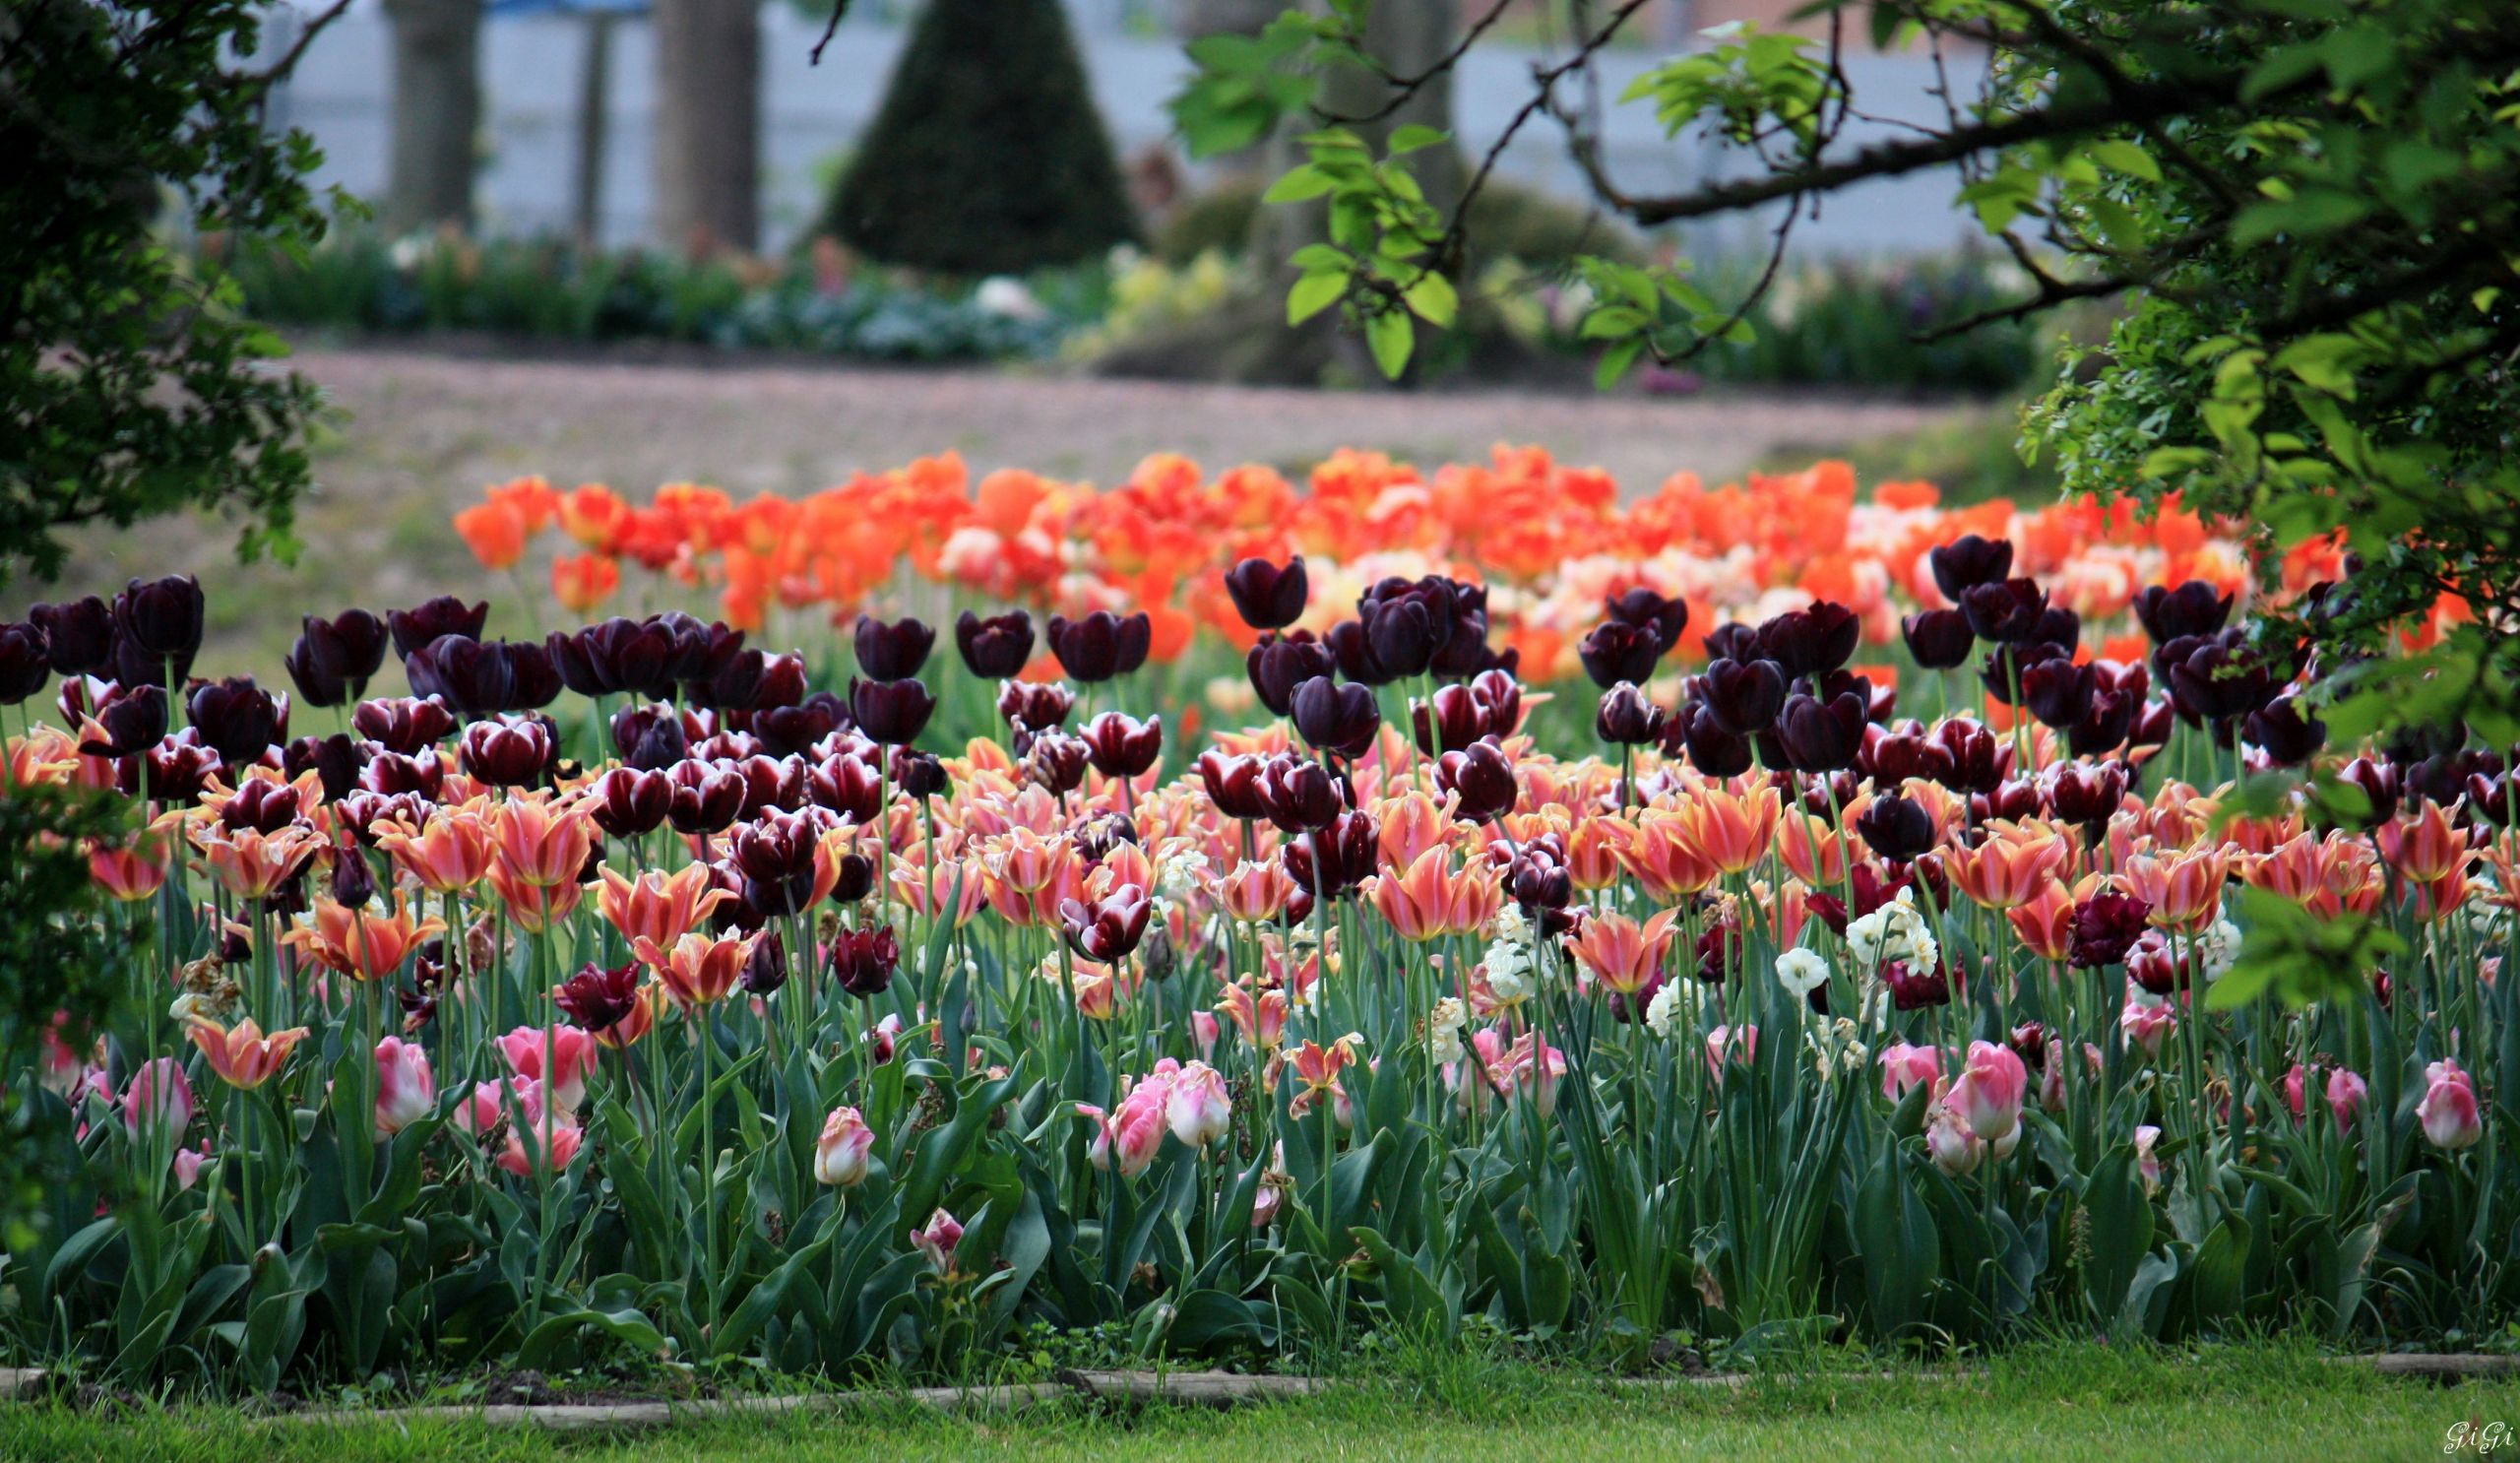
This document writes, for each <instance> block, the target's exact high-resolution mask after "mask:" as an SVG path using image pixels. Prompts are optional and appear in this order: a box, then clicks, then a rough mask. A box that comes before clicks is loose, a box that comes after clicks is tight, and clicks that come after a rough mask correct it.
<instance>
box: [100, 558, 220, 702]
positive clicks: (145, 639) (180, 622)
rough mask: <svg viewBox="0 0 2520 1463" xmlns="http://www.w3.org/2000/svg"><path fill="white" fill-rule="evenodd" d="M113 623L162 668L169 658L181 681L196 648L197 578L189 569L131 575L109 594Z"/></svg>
mask: <svg viewBox="0 0 2520 1463" xmlns="http://www.w3.org/2000/svg"><path fill="white" fill-rule="evenodd" d="M114 629H115V630H116V631H118V632H119V633H120V634H121V636H122V638H124V639H125V640H127V641H129V642H130V643H131V644H132V646H133V647H135V648H136V650H137V652H138V653H139V654H140V655H141V656H143V657H145V658H146V659H147V660H148V662H149V663H150V664H152V665H155V666H157V667H158V669H159V670H160V671H161V672H162V671H164V670H165V668H167V666H168V665H170V664H171V665H172V666H173V668H174V681H173V684H175V685H178V686H180V685H182V684H183V681H184V677H185V676H186V675H188V674H189V673H191V670H192V664H193V657H194V656H195V655H196V654H198V653H199V652H200V650H201V630H202V594H201V585H200V583H199V582H198V581H196V580H195V579H194V578H193V577H192V576H191V575H189V574H169V575H167V576H166V577H165V578H163V579H153V580H141V579H135V580H133V581H131V583H130V584H129V585H127V586H125V587H124V589H123V592H122V593H121V594H120V595H117V596H116V597H115V598H114Z"/></svg>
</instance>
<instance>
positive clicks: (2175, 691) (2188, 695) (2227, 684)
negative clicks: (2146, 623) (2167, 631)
mask: <svg viewBox="0 0 2520 1463" xmlns="http://www.w3.org/2000/svg"><path fill="white" fill-rule="evenodd" d="M2239 634H2240V632H2239V631H2236V630H2231V631H2225V632H2224V633H2223V635H2222V636H2220V637H2218V638H2216V639H2213V640H2207V641H2203V642H2200V643H2198V644H2197V646H2196V648H2195V649H2193V650H2191V651H2189V652H2188V653H2187V654H2186V655H2185V656H2184V657H2183V658H2181V659H2180V660H2179V661H2178V662H2177V663H2176V664H2174V665H2173V666H2172V667H2171V668H2170V690H2171V704H2172V705H2173V706H2174V707H2176V708H2177V710H2178V714H2179V715H2180V716H2182V717H2185V718H2186V719H2187V720H2189V721H2191V722H2219V721H2223V720H2225V719H2227V718H2231V717H2243V716H2246V715H2248V714H2249V713H2250V712H2252V711H2255V710H2257V709H2258V708H2259V707H2261V706H2264V705H2265V704H2266V703H2267V701H2268V700H2269V699H2270V698H2271V697H2272V696H2273V695H2274V693H2275V690H2276V682H2275V678H2274V676H2273V675H2272V674H2270V673H2269V671H2268V668H2267V666H2266V663H2265V662H2264V661H2262V660H2260V659H2259V658H2258V656H2257V655H2256V653H2255V652H2253V651H2251V650H2250V649H2249V648H2248V647H2247V646H2246V645H2244V644H2241V643H2239V640H2238V636H2239ZM2175 643H2176V642H2173V644H2175Z"/></svg>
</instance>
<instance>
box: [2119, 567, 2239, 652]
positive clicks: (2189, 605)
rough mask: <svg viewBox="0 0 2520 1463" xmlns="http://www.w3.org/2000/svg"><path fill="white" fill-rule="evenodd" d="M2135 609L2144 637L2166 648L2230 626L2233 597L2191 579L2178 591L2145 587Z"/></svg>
mask: <svg viewBox="0 0 2520 1463" xmlns="http://www.w3.org/2000/svg"><path fill="white" fill-rule="evenodd" d="M2134 608H2135V618H2136V620H2137V621H2138V622H2139V623H2141V624H2142V625H2143V627H2144V633H2145V634H2147V635H2150V636H2151V637H2153V643H2154V644H2155V645H2166V644H2168V643H2169V642H2171V641H2173V640H2177V639H2180V638H2182V637H2185V636H2189V635H2195V636H2206V635H2213V634H2216V633H2218V632H2219V631H2221V629H2222V628H2223V626H2224V625H2226V624H2228V623H2230V622H2231V618H2232V597H2231V596H2230V595H2225V594H2218V593H2216V592H2215V589H2214V586H2212V585H2210V584H2207V583H2206V582H2205V581H2204V580H2201V579H2191V580H2189V581H2187V582H2186V583H2185V584H2182V585H2180V586H2179V587H2178V588H2176V589H2164V588H2162V587H2161V586H2160V585H2158V584H2156V585H2148V586H2146V587H2145V589H2144V591H2143V593H2141V594H2139V595H2137V596H2136V597H2135V605H2134Z"/></svg>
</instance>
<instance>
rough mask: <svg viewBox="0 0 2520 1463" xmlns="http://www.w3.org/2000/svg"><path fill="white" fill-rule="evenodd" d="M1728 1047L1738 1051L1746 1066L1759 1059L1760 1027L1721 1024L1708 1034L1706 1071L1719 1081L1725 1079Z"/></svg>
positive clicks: (1742, 1062)
mask: <svg viewBox="0 0 2520 1463" xmlns="http://www.w3.org/2000/svg"><path fill="white" fill-rule="evenodd" d="M1727 1049H1731V1050H1734V1051H1737V1052H1738V1054H1739V1056H1740V1059H1741V1064H1742V1065H1744V1066H1747V1065H1749V1064H1750V1063H1751V1062H1754V1061H1756V1060H1758V1059H1759V1029H1758V1028H1757V1027H1755V1026H1719V1027H1717V1028H1716V1029H1715V1030H1713V1031H1711V1032H1708V1033H1707V1034H1706V1072H1707V1075H1708V1076H1710V1077H1713V1078H1714V1079H1715V1080H1716V1081H1718V1082H1721V1081H1723V1080H1724V1058H1725V1054H1726V1051H1727Z"/></svg>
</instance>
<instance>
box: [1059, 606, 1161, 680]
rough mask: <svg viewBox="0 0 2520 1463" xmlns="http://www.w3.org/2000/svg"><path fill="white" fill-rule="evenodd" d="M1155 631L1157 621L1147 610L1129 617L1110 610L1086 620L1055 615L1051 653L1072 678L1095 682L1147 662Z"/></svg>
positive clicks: (1104, 610) (1124, 672) (1098, 612)
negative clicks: (1148, 614) (1155, 621)
mask: <svg viewBox="0 0 2520 1463" xmlns="http://www.w3.org/2000/svg"><path fill="white" fill-rule="evenodd" d="M1153 634H1154V625H1153V622H1152V621H1150V620H1149V619H1148V618H1147V615H1146V611H1145V610H1143V609H1141V610H1139V611H1138V612H1137V613H1135V614H1132V615H1130V616H1128V617H1127V618H1126V619H1123V618H1121V617H1120V616H1118V615H1115V614H1113V613H1112V612H1111V611H1109V610H1107V609H1098V610H1095V611H1094V612H1093V613H1092V614H1089V615H1087V616H1085V617H1084V618H1082V619H1069V618H1068V617H1067V616H1065V615H1060V614H1054V615H1051V616H1050V625H1049V640H1050V654H1051V655H1053V656H1056V657H1057V658H1058V663H1059V667H1060V668H1061V669H1063V670H1065V671H1066V672H1067V675H1068V679H1070V680H1073V681H1077V682H1079V683H1080V684H1084V685H1095V684H1099V683H1100V682H1103V681H1106V680H1109V679H1111V678H1112V677H1113V676H1115V675H1127V674H1129V673H1130V672H1131V671H1134V670H1136V669H1137V668H1139V667H1140V666H1143V665H1145V664H1146V653H1147V647H1148V645H1149V643H1150V640H1151V637H1152V636H1153Z"/></svg>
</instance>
